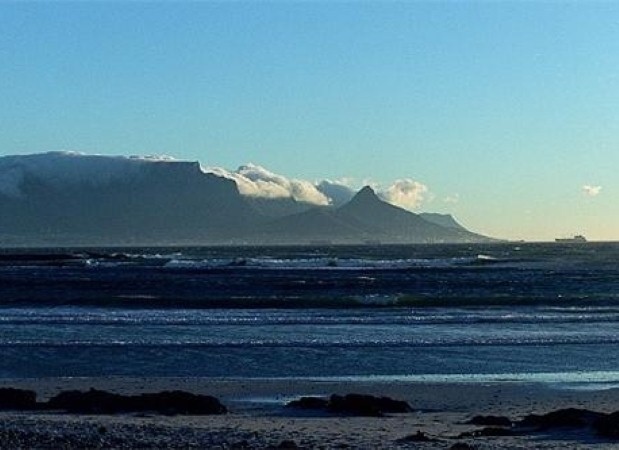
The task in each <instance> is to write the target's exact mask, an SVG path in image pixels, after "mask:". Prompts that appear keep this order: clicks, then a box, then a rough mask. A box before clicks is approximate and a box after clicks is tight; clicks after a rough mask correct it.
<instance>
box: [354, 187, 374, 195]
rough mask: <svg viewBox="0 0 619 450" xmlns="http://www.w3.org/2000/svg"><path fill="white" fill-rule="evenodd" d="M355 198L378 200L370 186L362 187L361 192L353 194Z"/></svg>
mask: <svg viewBox="0 0 619 450" xmlns="http://www.w3.org/2000/svg"><path fill="white" fill-rule="evenodd" d="M355 197H360V198H363V197H368V198H369V197H376V198H378V196H377V195H376V191H374V189H372V187H370V186H363V188H361V190H360V191H359V192H357V193H356V194H355Z"/></svg>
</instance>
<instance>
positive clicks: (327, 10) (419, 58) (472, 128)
mask: <svg viewBox="0 0 619 450" xmlns="http://www.w3.org/2000/svg"><path fill="white" fill-rule="evenodd" d="M0 32H1V34H0V35H1V38H0V155H12V154H28V153H38V152H44V151H56V150H75V151H82V152H86V153H96V154H111V155H121V154H125V155H135V154H139V155H152V154H166V155H173V156H175V157H177V158H180V159H189V160H199V161H200V162H201V163H202V164H203V165H205V166H212V167H224V168H227V169H229V170H235V169H236V168H237V167H238V166H240V165H243V164H246V163H250V162H251V163H255V164H259V165H260V166H264V167H266V168H267V169H268V170H270V171H273V172H275V173H278V174H284V175H286V176H288V177H292V178H296V179H302V180H311V181H312V182H314V181H320V180H322V179H330V180H341V179H346V180H347V182H348V183H350V184H351V185H353V186H355V187H360V186H361V185H363V184H365V183H371V184H373V185H378V186H383V187H384V188H385V189H387V188H388V186H391V185H392V183H393V182H394V180H403V179H408V180H414V181H415V182H417V183H420V184H422V185H423V186H424V187H426V188H427V191H425V194H424V201H423V202H422V203H421V204H419V205H416V208H415V210H419V211H422V210H423V211H433V212H449V213H453V214H454V215H455V216H456V217H457V218H458V219H459V220H460V221H461V222H462V223H463V224H464V225H466V226H467V227H469V228H471V229H473V230H475V231H478V232H482V233H486V234H489V235H492V236H496V237H501V238H510V239H527V240H548V239H553V238H554V237H564V236H569V235H572V234H576V233H583V234H585V235H586V236H587V237H588V238H590V239H596V240H618V239H619V177H617V175H616V173H617V168H619V108H618V107H617V105H619V57H617V55H619V2H602V1H592V2H575V1H574V2H557V1H547V2H491V1H485V2H479V3H476V2H439V1H432V2H388V1H375V2H372V1H364V2H355V1H349V2H335V3H334V2H328V3H327V2H324V3H323V2H284V1H279V2H265V1H261V2H248V3H246V2H216V3H209V2H180V1H168V2H94V3H93V2H90V3H87V2H56V1H47V2H6V1H4V2H3V1H0Z"/></svg>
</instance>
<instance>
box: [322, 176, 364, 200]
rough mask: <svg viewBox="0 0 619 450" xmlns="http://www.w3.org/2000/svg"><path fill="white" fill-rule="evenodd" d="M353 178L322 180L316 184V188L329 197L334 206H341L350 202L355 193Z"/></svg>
mask: <svg viewBox="0 0 619 450" xmlns="http://www.w3.org/2000/svg"><path fill="white" fill-rule="evenodd" d="M351 182H352V180H350V179H348V178H344V179H341V180H322V181H320V182H319V183H317V184H316V189H318V190H319V191H320V192H321V193H323V194H324V195H325V196H326V197H328V198H329V200H330V203H331V204H332V205H333V206H340V205H343V204H344V203H346V202H348V201H349V200H350V199H351V198H353V197H354V195H355V189H353V188H352V187H351V186H350V184H351Z"/></svg>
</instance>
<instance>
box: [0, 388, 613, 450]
mask: <svg viewBox="0 0 619 450" xmlns="http://www.w3.org/2000/svg"><path fill="white" fill-rule="evenodd" d="M0 387H15V388H22V389H32V390H34V391H36V392H37V393H38V397H39V399H40V400H45V399H47V398H49V397H50V396H52V395H54V394H56V393H58V392H60V391H63V390H69V389H79V390H87V389H89V388H91V387H94V388H97V389H104V390H108V391H112V392H116V393H123V394H137V393H142V392H158V391H163V390H173V389H179V390H184V391H188V392H193V393H200V394H208V395H213V396H215V397H217V398H219V399H220V400H221V401H222V402H223V403H224V404H225V405H226V406H227V407H228V408H229V410H230V413H229V414H227V415H223V416H162V415H154V414H122V415H107V416H103V415H75V414H66V413H49V412H31V413H23V412H1V413H0V447H1V448H19V447H21V448H31V447H38V448H238V449H242V448H278V447H279V448H294V447H293V446H292V442H286V441H293V442H294V444H295V445H297V446H298V447H300V448H325V449H335V448H359V449H391V448H429V449H430V448H432V449H434V448H451V447H452V446H454V444H457V443H466V444H469V445H470V446H471V447H470V448H478V449H486V448H596V449H602V448H619V442H617V443H614V442H611V441H608V440H603V439H599V438H596V437H594V436H593V435H592V434H591V433H585V432H574V431H569V430H568V431H565V432H554V433H551V434H549V433H532V434H526V435H518V436H509V437H477V438H457V436H458V435H459V434H460V433H463V432H467V431H473V430H476V429H479V428H480V427H476V426H473V425H469V424H465V422H466V421H467V420H469V419H470V418H472V417H473V416H474V415H477V414H484V415H485V414H488V415H502V416H508V417H510V418H512V419H518V418H520V417H522V416H524V415H525V414H529V413H545V412H550V411H552V410H556V409H559V408H565V407H578V408H586V409H592V410H596V411H601V412H612V411H617V410H619V389H606V390H582V389H581V390H576V389H566V388H565V386H564V387H557V386H551V385H547V384H541V383H537V384H536V383H515V382H492V383H426V382H423V383H422V382H403V381H400V382H391V381H390V382H387V381H316V380H247V379H239V380H233V379H232V380H231V379H225V380H217V379H200V378H45V379H3V380H0ZM352 392H354V393H363V394H371V395H379V396H389V397H392V398H395V399H401V400H406V401H408V402H409V403H410V405H411V406H412V407H413V408H414V409H415V412H413V413H407V414H393V415H389V416H387V417H381V418H367V417H341V416H334V415H329V414H325V413H311V412H306V411H297V410H292V409H290V408H285V407H284V406H283V405H284V404H285V402H287V401H289V400H291V399H294V398H298V397H299V396H303V395H320V396H328V395H331V394H334V393H337V394H347V393H352ZM417 431H423V432H424V433H426V435H427V436H429V437H430V438H433V440H432V441H431V442H402V441H399V440H400V439H401V438H404V437H406V436H408V435H411V434H414V433H416V432H417ZM286 445H288V447H286Z"/></svg>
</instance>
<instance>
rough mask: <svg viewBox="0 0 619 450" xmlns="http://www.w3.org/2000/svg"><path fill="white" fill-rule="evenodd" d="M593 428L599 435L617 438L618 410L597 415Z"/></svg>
mask: <svg viewBox="0 0 619 450" xmlns="http://www.w3.org/2000/svg"><path fill="white" fill-rule="evenodd" d="M593 428H594V429H595V431H596V432H597V434H598V435H600V436H603V437H606V438H611V439H619V411H617V412H614V413H612V414H606V415H603V416H601V417H598V418H597V419H596V420H595V422H593Z"/></svg>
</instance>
